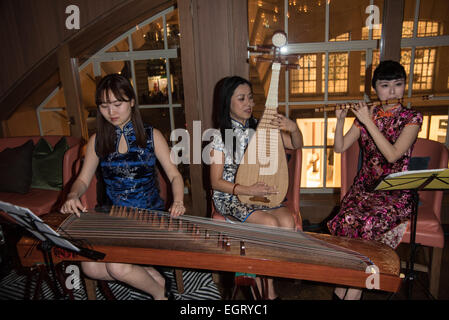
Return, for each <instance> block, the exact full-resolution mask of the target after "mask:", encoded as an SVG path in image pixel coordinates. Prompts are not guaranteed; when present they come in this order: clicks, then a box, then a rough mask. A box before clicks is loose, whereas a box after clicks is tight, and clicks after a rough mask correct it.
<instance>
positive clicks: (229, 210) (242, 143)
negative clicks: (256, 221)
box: [212, 119, 279, 222]
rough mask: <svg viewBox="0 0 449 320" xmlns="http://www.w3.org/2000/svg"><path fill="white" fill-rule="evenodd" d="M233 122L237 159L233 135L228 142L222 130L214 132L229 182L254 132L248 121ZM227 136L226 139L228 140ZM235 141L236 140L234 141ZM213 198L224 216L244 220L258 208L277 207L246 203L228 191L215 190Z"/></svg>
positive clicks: (235, 172)
mask: <svg viewBox="0 0 449 320" xmlns="http://www.w3.org/2000/svg"><path fill="white" fill-rule="evenodd" d="M231 122H232V132H233V135H234V136H235V144H236V147H235V160H234V157H233V156H232V154H233V149H232V145H231V143H230V142H231V140H232V139H231V137H232V135H229V137H228V139H229V141H227V143H226V144H225V142H223V139H222V137H221V134H220V131H218V130H217V131H216V132H215V133H214V134H213V141H212V148H213V149H215V150H217V151H221V152H223V153H224V156H225V160H224V161H225V162H224V167H223V179H224V180H226V181H229V182H232V183H234V180H235V176H236V174H237V169H238V167H239V165H238V164H239V163H240V161H241V159H242V157H243V155H244V154H245V150H246V147H247V145H248V143H249V141H250V139H251V137H252V135H251V133H254V131H251V129H250V128H249V127H248V121H247V122H246V125H245V126H244V125H243V124H241V123H240V122H238V121H235V120H234V119H231ZM226 140H227V139H226V137H225V141H226ZM233 143H234V142H233ZM212 199H213V201H214V205H215V208H216V209H217V211H218V212H219V213H220V214H221V215H223V216H225V217H226V216H232V217H234V218H235V219H237V220H239V221H241V222H244V221H245V220H246V219H247V218H248V217H249V216H250V215H251V213H253V212H254V211H256V210H270V209H276V208H279V207H275V208H269V207H266V206H263V205H252V204H245V203H242V202H240V200H239V199H238V197H237V196H236V195H232V194H229V193H226V192H222V191H218V190H214V192H213V196H212Z"/></svg>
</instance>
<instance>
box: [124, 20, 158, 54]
mask: <svg viewBox="0 0 449 320" xmlns="http://www.w3.org/2000/svg"><path fill="white" fill-rule="evenodd" d="M163 32H164V31H163V28H162V18H159V19H156V20H154V21H153V22H151V23H150V24H147V25H145V26H143V27H142V28H138V29H137V30H136V31H135V32H133V34H132V36H131V37H132V43H133V50H134V51H141V50H160V49H164V33H163Z"/></svg>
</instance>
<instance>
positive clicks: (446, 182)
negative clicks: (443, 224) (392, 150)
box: [375, 169, 449, 299]
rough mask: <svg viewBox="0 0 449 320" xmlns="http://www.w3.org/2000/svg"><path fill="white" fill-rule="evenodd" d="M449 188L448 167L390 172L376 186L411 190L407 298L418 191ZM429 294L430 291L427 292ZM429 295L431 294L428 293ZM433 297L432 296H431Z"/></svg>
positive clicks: (389, 189) (413, 257)
mask: <svg viewBox="0 0 449 320" xmlns="http://www.w3.org/2000/svg"><path fill="white" fill-rule="evenodd" d="M447 189H449V169H430V170H411V171H403V172H397V173H392V174H390V175H388V176H386V177H385V178H383V179H382V181H381V182H380V183H379V184H378V185H377V186H376V188H375V190H382V191H392V190H411V191H412V195H413V211H412V214H411V216H410V258H409V262H408V263H407V268H406V277H405V280H406V281H408V299H410V297H411V293H412V288H413V281H414V280H415V271H414V263H415V254H416V248H417V244H416V224H417V221H418V220H417V218H418V206H419V194H418V191H426V190H428V191H430V190H432V191H437V190H447ZM428 293H429V294H430V292H428ZM430 296H432V295H431V294H430ZM432 298H433V296H432Z"/></svg>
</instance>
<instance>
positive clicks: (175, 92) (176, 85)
mask: <svg viewBox="0 0 449 320" xmlns="http://www.w3.org/2000/svg"><path fill="white" fill-rule="evenodd" d="M169 61H170V85H171V90H172V92H171V94H172V102H173V103H179V104H183V103H184V86H183V85H182V67H181V58H180V57H178V58H171V59H169Z"/></svg>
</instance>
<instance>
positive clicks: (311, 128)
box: [296, 118, 324, 146]
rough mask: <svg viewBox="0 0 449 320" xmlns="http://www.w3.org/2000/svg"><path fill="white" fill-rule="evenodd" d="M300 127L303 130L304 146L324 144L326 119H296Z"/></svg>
mask: <svg viewBox="0 0 449 320" xmlns="http://www.w3.org/2000/svg"><path fill="white" fill-rule="evenodd" d="M296 123H297V124H298V127H299V129H300V130H301V133H302V136H303V139H304V146H322V145H324V137H323V132H324V119H323V118H308V119H296Z"/></svg>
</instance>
